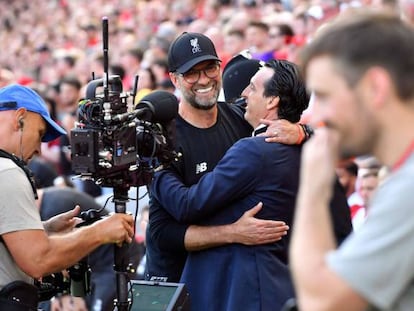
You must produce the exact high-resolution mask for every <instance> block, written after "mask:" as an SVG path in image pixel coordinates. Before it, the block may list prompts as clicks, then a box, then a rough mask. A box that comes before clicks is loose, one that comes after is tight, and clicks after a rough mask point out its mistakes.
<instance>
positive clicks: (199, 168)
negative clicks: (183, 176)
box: [196, 162, 207, 175]
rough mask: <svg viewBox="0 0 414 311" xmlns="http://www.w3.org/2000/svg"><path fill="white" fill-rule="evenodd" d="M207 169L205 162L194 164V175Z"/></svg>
mask: <svg viewBox="0 0 414 311" xmlns="http://www.w3.org/2000/svg"><path fill="white" fill-rule="evenodd" d="M205 171H207V162H203V163H200V164H196V175H197V174H200V173H203V172H205Z"/></svg>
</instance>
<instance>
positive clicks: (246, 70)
mask: <svg viewBox="0 0 414 311" xmlns="http://www.w3.org/2000/svg"><path fill="white" fill-rule="evenodd" d="M260 67H262V62H261V61H260V60H258V59H253V58H247V57H245V56H244V55H242V54H238V55H237V56H234V57H233V58H232V59H231V60H230V61H229V62H228V63H227V65H226V67H224V69H223V91H224V97H225V99H226V101H230V102H231V101H233V100H234V99H236V98H239V97H240V96H241V94H242V92H243V90H244V89H245V88H246V87H247V86H248V85H249V83H250V79H251V78H252V77H253V76H254V75H255V74H256V72H257V71H258V70H259V69H260Z"/></svg>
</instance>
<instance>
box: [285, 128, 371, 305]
mask: <svg viewBox="0 0 414 311" xmlns="http://www.w3.org/2000/svg"><path fill="white" fill-rule="evenodd" d="M335 146H336V147H337V140H336V138H335V137H331V136H330V135H328V134H327V133H326V132H324V131H323V132H322V130H321V132H320V133H317V134H316V135H315V137H314V138H312V140H310V141H309V142H308V143H307V144H306V145H305V147H304V150H303V153H302V166H301V178H300V188H299V194H298V199H297V206H296V213H295V221H294V223H295V230H293V233H292V239H291V245H290V257H289V258H290V262H291V267H292V275H293V279H294V283H295V288H296V291H297V296H298V302H299V309H300V310H304V311H308V310H315V311H323V310H338V311H340V310H344V311H346V310H361V311H362V310H364V309H366V307H367V301H366V300H365V299H364V298H363V297H362V296H361V295H359V294H358V293H357V292H355V291H354V290H353V289H352V288H351V287H350V286H349V285H348V284H347V283H346V282H345V281H344V280H343V279H342V278H341V277H340V276H339V275H338V274H337V273H336V272H335V271H333V270H332V269H331V268H330V267H329V266H328V264H327V261H326V255H327V254H328V252H330V251H333V250H334V249H335V248H336V241H335V238H334V235H333V230H332V225H331V220H330V214H329V207H328V206H329V200H330V197H331V196H332V183H333V181H334V176H335V175H334V172H335V170H334V167H335V163H336V156H335V154H336V153H335V151H336V150H335ZM309 237H312V238H311V239H310V238H309ZM316 278H317V280H318V281H317V282H315V280H316Z"/></svg>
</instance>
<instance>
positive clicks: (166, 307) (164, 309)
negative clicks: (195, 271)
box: [131, 280, 190, 311]
mask: <svg viewBox="0 0 414 311" xmlns="http://www.w3.org/2000/svg"><path fill="white" fill-rule="evenodd" d="M131 291H132V306H131V311H188V310H190V300H189V294H188V292H187V289H186V287H185V284H183V283H167V282H153V281H138V280H133V281H131Z"/></svg>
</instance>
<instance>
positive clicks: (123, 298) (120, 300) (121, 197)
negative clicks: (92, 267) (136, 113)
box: [114, 181, 131, 311]
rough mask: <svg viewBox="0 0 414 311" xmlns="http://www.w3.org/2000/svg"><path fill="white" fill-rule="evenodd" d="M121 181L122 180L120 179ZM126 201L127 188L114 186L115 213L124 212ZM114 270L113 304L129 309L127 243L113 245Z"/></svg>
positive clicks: (119, 310) (121, 309)
mask: <svg viewBox="0 0 414 311" xmlns="http://www.w3.org/2000/svg"><path fill="white" fill-rule="evenodd" d="M121 182H122V181H121ZM127 201H128V188H125V187H121V188H120V187H114V204H115V212H116V213H125V212H126V202H127ZM114 248H115V249H114V270H115V273H116V294H117V299H116V300H115V306H116V309H115V310H118V311H127V310H129V305H130V302H131V301H130V300H129V299H128V272H127V269H128V265H129V256H128V248H129V245H128V244H127V243H125V242H124V243H123V244H122V246H118V245H114Z"/></svg>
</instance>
